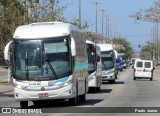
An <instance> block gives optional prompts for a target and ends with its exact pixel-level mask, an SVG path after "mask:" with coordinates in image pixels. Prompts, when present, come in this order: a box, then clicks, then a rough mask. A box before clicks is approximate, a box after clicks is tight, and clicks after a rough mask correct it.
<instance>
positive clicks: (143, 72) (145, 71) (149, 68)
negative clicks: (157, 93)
mask: <svg viewBox="0 0 160 116" xmlns="http://www.w3.org/2000/svg"><path fill="white" fill-rule="evenodd" d="M132 68H133V69H134V72H133V79H134V80H136V78H147V79H150V80H151V81H152V80H153V70H154V69H155V68H154V66H153V62H152V61H151V60H140V59H137V60H136V61H135V63H134V66H133V67H132Z"/></svg>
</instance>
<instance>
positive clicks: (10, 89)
mask: <svg viewBox="0 0 160 116" xmlns="http://www.w3.org/2000/svg"><path fill="white" fill-rule="evenodd" d="M11 91H13V89H9V90H6V91H2V92H0V95H1V94H3V93H8V92H11Z"/></svg>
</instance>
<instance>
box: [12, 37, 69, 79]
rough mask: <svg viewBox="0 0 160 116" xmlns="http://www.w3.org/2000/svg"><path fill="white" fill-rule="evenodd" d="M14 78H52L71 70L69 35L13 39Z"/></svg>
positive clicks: (61, 75)
mask: <svg viewBox="0 0 160 116" xmlns="http://www.w3.org/2000/svg"><path fill="white" fill-rule="evenodd" d="M14 47H15V49H14V65H13V75H14V78H17V79H21V80H41V81H42V80H53V79H57V78H61V77H64V76H68V74H69V73H70V72H71V55H70V47H69V37H59V38H48V39H41V40H37V39H36V40H16V39H15V40H14Z"/></svg>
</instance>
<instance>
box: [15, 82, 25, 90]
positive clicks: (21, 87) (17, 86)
mask: <svg viewBox="0 0 160 116" xmlns="http://www.w3.org/2000/svg"><path fill="white" fill-rule="evenodd" d="M13 86H14V87H15V88H18V89H24V88H25V86H23V85H19V84H16V83H14V84H13Z"/></svg>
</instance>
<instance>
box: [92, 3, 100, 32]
mask: <svg viewBox="0 0 160 116" xmlns="http://www.w3.org/2000/svg"><path fill="white" fill-rule="evenodd" d="M93 4H95V5H96V34H97V5H98V4H102V3H101V2H94V3H93Z"/></svg>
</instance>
